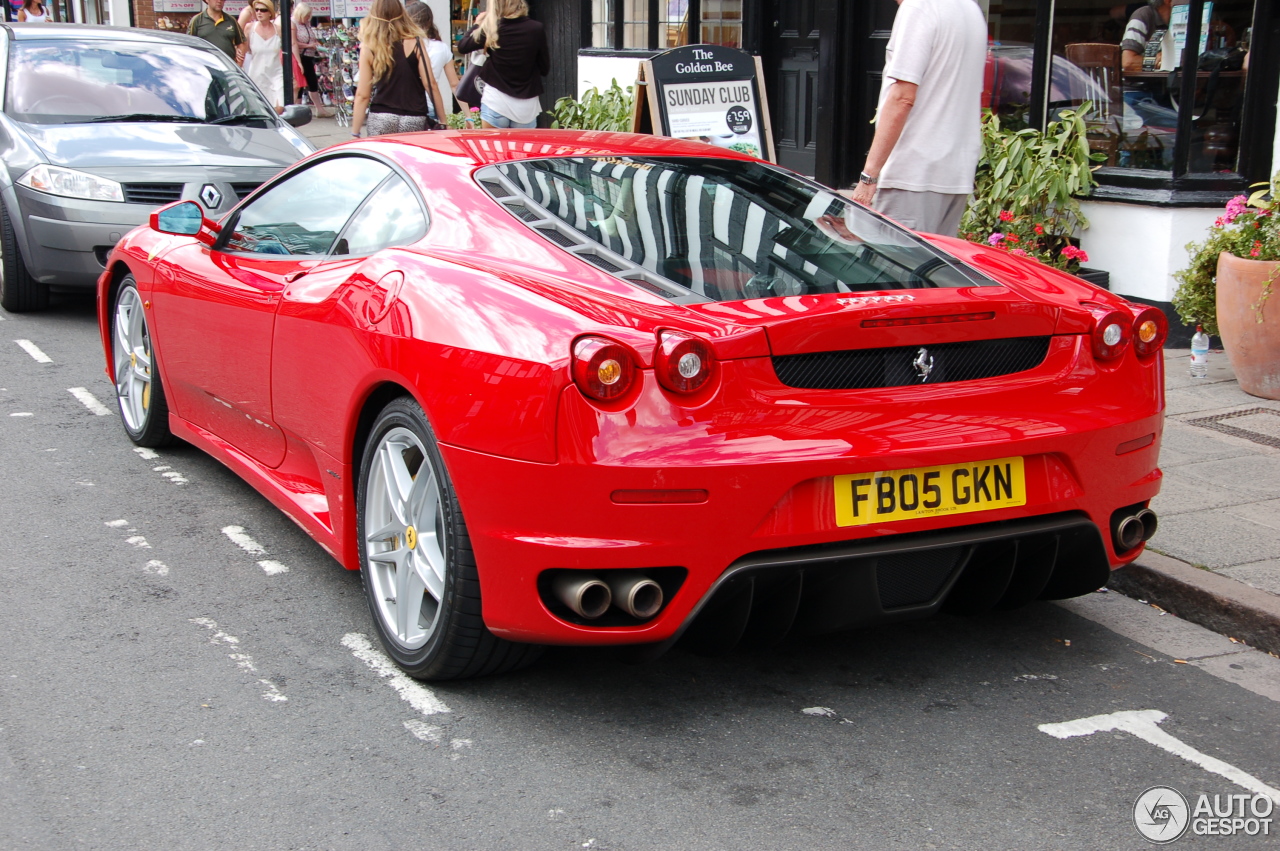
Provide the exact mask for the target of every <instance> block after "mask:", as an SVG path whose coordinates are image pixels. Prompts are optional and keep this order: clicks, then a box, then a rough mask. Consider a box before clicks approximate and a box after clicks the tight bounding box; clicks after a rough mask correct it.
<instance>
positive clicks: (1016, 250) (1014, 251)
mask: <svg viewBox="0 0 1280 851" xmlns="http://www.w3.org/2000/svg"><path fill="white" fill-rule="evenodd" d="M1009 253H1010V254H1016V255H1018V256H1019V257H1030V256H1031V255H1030V254H1028V253H1027V252H1025V251H1023V250H1022V249H1021V248H1014V249H1011V250H1010V251H1009Z"/></svg>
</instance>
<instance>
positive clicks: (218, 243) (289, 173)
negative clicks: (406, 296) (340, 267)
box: [209, 149, 431, 263]
mask: <svg viewBox="0 0 1280 851" xmlns="http://www.w3.org/2000/svg"><path fill="white" fill-rule="evenodd" d="M350 157H363V158H365V159H370V160H374V161H376V162H379V163H382V164H383V165H385V166H387V167H388V168H390V169H391V174H389V175H387V176H386V177H384V178H383V179H382V180H380V181H378V184H377V185H376V186H374V187H373V188H372V189H370V190H369V193H368V194H367V195H365V196H364V198H363V199H362V200H361V201H360V203H359V204H357V205H356V208H355V209H354V210H352V211H351V215H350V216H348V217H347V220H346V221H345V222H343V223H342V227H341V228H339V230H338V235H337V236H335V237H334V239H333V242H332V243H331V244H330V245H329V249H330V251H329V252H328V253H326V254H274V255H273V254H261V253H258V252H256V251H229V250H227V242H228V241H230V239H231V234H233V233H234V232H235V228H236V223H237V222H239V220H240V212H241V211H242V210H243V209H244V208H245V207H246V206H248V204H249V203H250V202H251V201H255V200H257V198H259V197H261V196H262V195H265V194H266V193H268V192H270V191H271V190H272V189H275V188H276V187H277V186H278V185H280V184H281V183H284V182H285V181H286V180H289V179H291V178H293V177H294V176H295V175H298V174H301V173H302V172H304V171H307V170H308V169H311V168H314V167H315V166H317V165H319V164H320V163H323V162H328V161H329V160H333V159H339V158H342V159H346V158H350ZM393 175H399V176H400V178H401V179H402V180H403V181H404V182H405V183H407V184H409V191H410V192H412V193H413V197H414V199H415V200H417V202H418V207H419V209H421V210H422V217H423V219H425V220H426V227H425V228H423V231H422V233H421V234H419V235H418V236H417V237H416V238H414V239H413V240H412V242H418V241H420V240H422V239H424V238H425V237H426V235H427V234H428V233H430V232H431V208H430V207H428V206H427V202H426V199H425V198H423V197H422V192H421V191H419V189H418V185H417V183H415V182H414V180H413V178H412V177H410V176H409V173H408V172H407V171H405V170H404V169H403V168H401V167H400V165H399V164H398V163H396V162H395V161H394V160H392V159H391V158H390V157H388V156H385V155H383V154H381V153H378V152H376V151H369V150H362V149H354V150H353V149H344V150H338V151H330V152H327V153H323V154H320V155H317V156H315V157H312V158H309V159H305V160H302V161H301V162H299V163H297V164H296V165H294V166H291V167H290V168H288V169H285V170H284V171H282V172H280V173H279V174H277V175H276V176H275V177H273V178H271V179H270V180H268V181H267V182H265V183H263V184H262V185H261V186H259V187H258V188H257V189H256V190H254V192H253V194H252V195H251V196H250V197H248V198H242V199H241V200H240V203H239V204H237V205H236V206H235V209H233V210H232V211H231V212H229V213H227V215H226V216H225V217H224V218H223V219H222V221H221V222H220V223H219V227H220V228H221V231H220V232H219V233H218V238H217V239H216V240H214V243H213V245H211V246H209V250H210V251H211V252H214V251H216V252H218V253H219V254H227V255H231V256H234V257H256V258H263V257H267V258H271V257H279V258H280V259H281V260H298V259H304V260H310V261H318V262H321V263H323V262H327V261H329V260H333V259H335V258H340V259H342V260H358V259H360V258H361V257H368V256H370V255H368V254H363V255H360V254H334V253H333V251H332V249H333V246H335V245H337V244H338V240H339V239H341V238H342V235H343V234H344V233H346V231H347V228H348V227H349V226H350V224H351V220H352V219H354V218H355V217H356V214H357V213H359V212H360V211H361V210H362V209H364V205H365V204H367V203H369V199H370V198H372V197H373V195H374V193H375V192H377V191H378V190H379V189H381V188H382V186H383V184H385V183H386V182H387V181H388V180H390V179H391V177H392V176H393ZM388 247H391V246H388ZM381 250H382V249H379V251H381ZM375 253H376V252H375Z"/></svg>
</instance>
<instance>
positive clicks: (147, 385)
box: [111, 275, 174, 447]
mask: <svg viewBox="0 0 1280 851" xmlns="http://www.w3.org/2000/svg"><path fill="white" fill-rule="evenodd" d="M111 354H112V366H113V371H112V374H113V375H114V376H115V385H116V402H117V404H119V406H120V419H121V420H122V421H123V423H124V430H125V432H127V433H128V435H129V439H130V440H132V441H133V442H134V443H136V444H138V445H139V446H150V447H160V446H167V445H168V444H170V443H172V442H173V440H174V437H173V434H172V433H171V432H170V431H169V405H168V403H167V402H166V401H165V397H164V386H163V385H162V384H161V383H160V370H159V368H158V367H157V364H156V357H155V350H154V349H153V348H152V346H151V330H150V328H148V326H147V317H146V309H145V305H144V304H143V301H142V296H141V295H140V294H139V293H138V284H137V282H136V281H135V280H134V278H133V275H126V276H125V278H124V280H122V281H121V282H120V289H119V291H118V292H117V293H116V304H115V310H114V311H113V312H112V319H111Z"/></svg>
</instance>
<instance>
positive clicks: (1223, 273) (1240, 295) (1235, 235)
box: [1173, 172, 1280, 399]
mask: <svg viewBox="0 0 1280 851" xmlns="http://www.w3.org/2000/svg"><path fill="white" fill-rule="evenodd" d="M1259 187H1260V188H1259ZM1250 188H1252V189H1256V190H1257V191H1255V192H1254V193H1253V194H1252V195H1250V196H1249V197H1248V198H1246V197H1245V196H1243V195H1237V196H1236V197H1235V198H1232V199H1231V200H1230V201H1228V202H1227V208H1226V211H1225V212H1224V213H1223V214H1222V215H1221V216H1219V217H1218V219H1217V221H1215V222H1214V223H1213V227H1211V228H1210V229H1209V235H1208V236H1207V237H1206V238H1205V240H1204V241H1203V242H1193V243H1191V244H1190V245H1188V246H1187V251H1188V252H1189V253H1190V255H1191V262H1190V263H1189V264H1188V265H1187V267H1186V268H1185V269H1183V270H1182V271H1180V272H1177V273H1175V274H1174V278H1175V279H1177V281H1178V284H1179V286H1178V290H1177V292H1175V293H1174V295H1173V306H1174V308H1176V309H1177V311H1178V315H1179V316H1180V317H1182V320H1183V321H1184V322H1186V323H1188V324H1198V325H1201V326H1203V328H1204V330H1205V331H1207V332H1208V333H1210V334H1217V335H1219V336H1220V337H1221V338H1222V346H1223V348H1225V349H1226V350H1227V357H1228V358H1229V359H1230V361H1231V368H1232V369H1233V370H1235V373H1236V378H1237V379H1238V380H1239V382H1240V389H1242V390H1244V391H1245V392H1246V393H1250V394H1252V395H1254V396H1261V397H1263V398H1264V399H1280V315H1277V312H1278V311H1280V306H1277V305H1274V304H1271V303H1270V300H1271V294H1272V289H1273V288H1274V286H1275V283H1276V279H1277V277H1278V276H1280V202H1277V200H1276V190H1277V188H1280V172H1277V173H1276V174H1275V176H1273V177H1272V178H1271V181H1270V183H1259V184H1255V186H1253V187H1250Z"/></svg>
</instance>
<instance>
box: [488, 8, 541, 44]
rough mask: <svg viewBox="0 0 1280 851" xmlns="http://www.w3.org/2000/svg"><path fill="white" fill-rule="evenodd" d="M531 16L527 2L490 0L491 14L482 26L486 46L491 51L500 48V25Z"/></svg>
mask: <svg viewBox="0 0 1280 851" xmlns="http://www.w3.org/2000/svg"><path fill="white" fill-rule="evenodd" d="M528 14H529V4H528V3H526V2H525V0H489V14H488V15H486V16H485V19H484V23H482V24H481V25H480V32H482V33H484V46H485V47H486V48H487V49H489V50H497V48H498V25H499V24H500V23H502V21H504V20H509V19H511V18H523V17H524V16H525V15H528Z"/></svg>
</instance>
